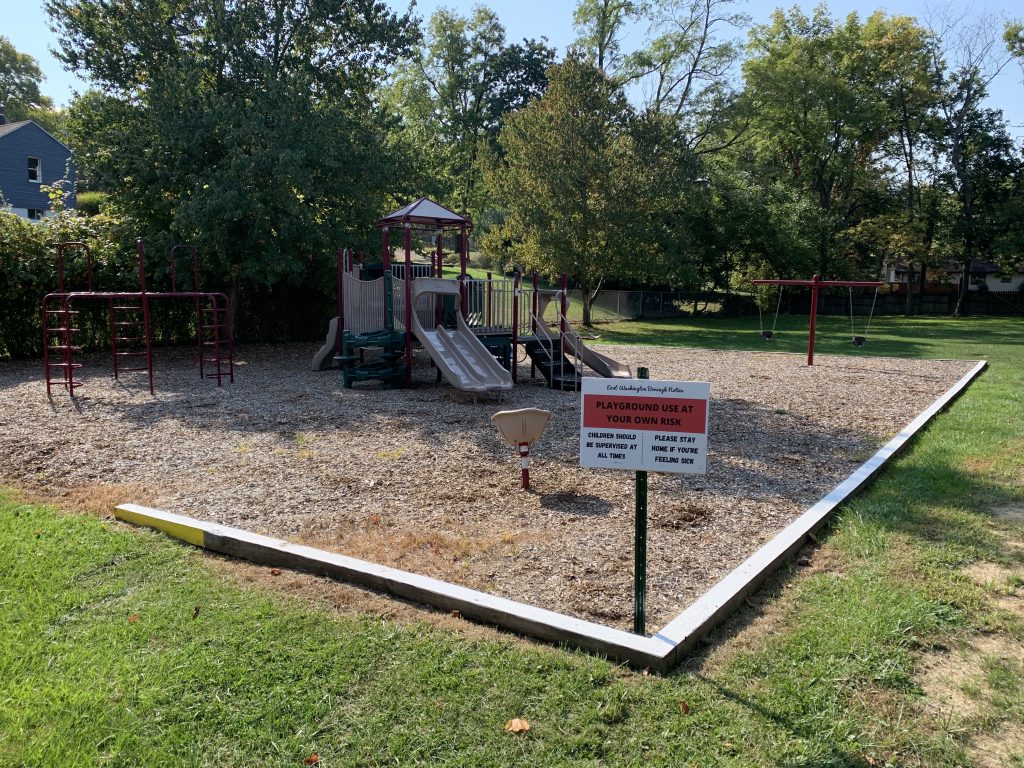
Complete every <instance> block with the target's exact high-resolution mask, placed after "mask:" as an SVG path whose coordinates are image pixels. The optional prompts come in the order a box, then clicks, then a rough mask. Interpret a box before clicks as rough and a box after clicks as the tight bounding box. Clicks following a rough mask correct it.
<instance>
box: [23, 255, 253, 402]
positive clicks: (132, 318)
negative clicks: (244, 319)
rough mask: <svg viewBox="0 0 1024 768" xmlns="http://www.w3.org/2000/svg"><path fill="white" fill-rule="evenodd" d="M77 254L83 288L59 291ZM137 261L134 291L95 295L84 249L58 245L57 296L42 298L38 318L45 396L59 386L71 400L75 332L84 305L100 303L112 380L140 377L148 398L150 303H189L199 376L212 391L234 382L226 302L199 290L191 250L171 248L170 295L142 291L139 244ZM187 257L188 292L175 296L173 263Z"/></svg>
mask: <svg viewBox="0 0 1024 768" xmlns="http://www.w3.org/2000/svg"><path fill="white" fill-rule="evenodd" d="M76 250H79V251H82V252H84V253H85V259H86V289H85V290H84V291H66V290H65V289H64V256H65V254H66V253H67V252H69V251H76ZM135 250H136V255H137V257H138V271H139V290H137V291H98V290H95V289H94V287H93V267H94V264H93V258H92V253H91V251H90V250H89V246H88V245H86V244H85V243H83V242H77V241H76V242H66V243H61V244H59V245H58V246H57V291H56V292H55V293H48V294H47V295H46V296H45V297H43V301H42V306H41V314H42V329H43V370H44V373H45V376H46V394H47V395H49V394H50V391H51V388H52V387H53V386H54V385H55V384H58V385H60V386H63V387H64V388H65V389H67V391H68V393H69V394H70V395H71V396H72V397H74V396H75V390H76V389H77V388H78V387H81V386H82V382H81V381H80V380H78V379H76V378H75V372H76V371H77V370H78V369H79V368H81V367H82V363H81V362H78V357H77V356H78V355H79V354H80V353H81V351H82V348H81V346H80V345H79V344H76V338H75V336H76V334H78V333H80V332H81V329H80V328H76V327H75V323H76V321H77V318H78V316H79V314H80V310H78V309H75V307H76V306H79V305H80V304H81V303H82V302H85V301H97V300H98V301H104V302H106V304H107V317H108V322H109V326H110V355H111V361H112V365H113V377H114V378H115V379H118V378H120V376H121V374H123V373H131V372H140V373H145V374H146V376H147V379H148V384H149V392H150V394H154V393H155V388H154V386H153V330H152V312H151V304H150V302H152V301H153V300H154V299H191V300H192V301H193V303H194V307H195V324H196V345H197V349H198V358H199V366H198V367H199V377H200V378H203V379H215V380H216V382H217V386H218V387H219V386H221V385H222V384H223V380H224V379H225V378H227V379H228V381H231V382H233V381H234V380H235V370H234V357H233V348H232V339H231V303H230V302H229V301H228V297H227V296H226V295H225V294H223V293H214V292H209V291H202V290H200V287H199V257H198V254H197V252H196V249H195V248H194V247H193V246H191V245H175V246H174V247H173V248H171V253H170V269H169V273H170V282H171V289H170V290H169V291H149V290H147V288H146V259H145V255H144V252H143V248H142V240H141V239H139V240H136V242H135ZM181 255H185V256H190V257H191V262H192V290H191V291H179V290H178V287H177V277H176V263H177V260H178V258H179V256H181Z"/></svg>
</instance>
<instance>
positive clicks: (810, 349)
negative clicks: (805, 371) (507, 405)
mask: <svg viewBox="0 0 1024 768" xmlns="http://www.w3.org/2000/svg"><path fill="white" fill-rule="evenodd" d="M820 287H821V275H815V276H814V277H813V278H811V328H810V332H809V333H808V336H807V364H808V365H814V328H815V325H816V324H817V319H818V291H819V290H820Z"/></svg>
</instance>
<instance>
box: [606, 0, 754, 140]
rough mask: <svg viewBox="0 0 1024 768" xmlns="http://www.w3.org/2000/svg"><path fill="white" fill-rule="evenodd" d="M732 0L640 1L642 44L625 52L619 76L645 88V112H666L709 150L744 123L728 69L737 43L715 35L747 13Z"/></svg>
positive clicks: (734, 134) (736, 24) (734, 58)
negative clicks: (645, 32) (645, 31)
mask: <svg viewBox="0 0 1024 768" xmlns="http://www.w3.org/2000/svg"><path fill="white" fill-rule="evenodd" d="M735 5H736V0H685V1H684V2H680V1H679V0H654V2H652V3H651V4H649V5H647V6H645V8H644V13H643V16H644V18H645V19H646V20H647V22H648V24H649V35H650V36H651V38H650V40H649V41H648V42H647V44H646V46H645V47H643V48H641V49H640V50H638V51H635V52H634V53H632V54H630V55H629V56H627V57H626V60H625V66H624V67H623V79H624V80H625V81H628V82H630V83H635V84H636V85H637V86H638V87H640V88H642V89H643V91H644V93H645V102H646V109H647V111H649V112H655V113H658V114H664V115H668V116H671V117H672V118H673V119H674V120H675V121H676V123H677V127H678V130H679V131H680V132H681V133H682V135H683V137H684V139H685V141H686V144H687V146H688V147H689V148H690V149H691V150H693V151H695V152H698V153H701V154H710V153H714V152H717V151H720V150H721V149H723V148H725V147H726V146H728V145H729V144H731V143H732V142H734V141H735V140H736V139H737V138H738V137H739V135H740V134H742V132H743V130H744V128H745V121H743V120H739V119H737V118H738V115H737V114H736V111H735V110H734V109H733V102H734V101H735V93H734V91H733V87H732V85H731V77H730V75H731V71H732V69H733V67H734V65H735V64H736V62H737V60H738V58H739V55H740V50H741V49H740V47H739V46H737V45H736V44H735V43H734V42H733V41H732V40H721V39H719V35H720V34H722V32H724V31H726V30H729V29H739V28H741V27H743V26H744V25H745V24H746V23H747V17H746V16H744V15H743V14H741V13H737V12H735V11H734V10H733V6H735Z"/></svg>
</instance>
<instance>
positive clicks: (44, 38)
mask: <svg viewBox="0 0 1024 768" xmlns="http://www.w3.org/2000/svg"><path fill="white" fill-rule="evenodd" d="M387 2H388V3H389V4H390V5H391V6H392V7H393V8H395V9H396V10H404V9H405V7H406V6H407V3H406V2H405V0H387ZM481 4H482V5H487V6H489V7H490V8H492V9H493V10H494V12H495V13H496V14H497V15H498V18H499V19H500V20H501V22H502V24H504V26H505V29H506V32H507V34H508V38H509V39H510V40H512V41H517V40H520V39H522V38H524V37H534V38H539V37H541V36H546V37H547V38H548V42H549V44H550V45H553V46H555V47H556V48H557V49H558V50H559V53H562V52H564V50H565V48H566V46H567V45H569V43H571V42H572V40H573V39H574V37H575V33H574V31H573V29H572V11H573V8H574V7H575V5H576V3H575V1H574V0H483V2H481V0H420V2H418V3H417V4H416V13H417V14H418V15H421V16H423V17H424V18H427V17H429V16H430V14H431V13H433V11H434V10H436V9H437V8H438V7H446V8H449V9H452V10H454V11H456V12H458V13H461V14H468V13H469V11H470V9H471V8H472V7H473V6H475V5H481ZM794 4H795V5H799V6H800V7H802V8H804V9H805V10H806V11H808V12H809V11H810V9H812V8H813V7H814V6H815V5H816V4H817V3H816V2H807V1H806V0H801V1H800V2H796V3H794V2H792V1H787V2H783V3H764V2H748V3H746V5H745V7H744V6H742V4H741V5H740V7H741V8H743V10H744V12H745V13H747V14H748V15H749V16H751V17H752V18H753V20H754V22H756V23H759V22H764V21H766V20H767V19H768V17H769V15H770V13H771V11H772V9H773V8H776V7H778V6H780V5H782V6H783V7H787V8H788V7H791V6H792V5H794ZM828 7H829V10H830V11H831V13H832V15H833V16H836V17H838V16H845V15H846V14H848V13H850V12H852V11H856V12H857V13H859V14H860V15H861V16H862V17H865V16H868V15H870V14H871V13H872V12H874V11H875V10H877V9H879V8H881V9H884V10H885V11H886V12H888V13H890V14H893V15H895V14H906V15H910V16H916V17H918V18H919V19H922V20H923V19H925V18H927V17H928V14H929V9H930V8H938V7H940V6H939V4H938V3H935V2H927V1H926V0H888V1H887V2H883V3H873V2H863V1H862V2H856V0H832V2H830V3H829V4H828ZM972 12H973V13H976V14H982V13H986V12H987V13H989V14H993V15H996V16H1003V17H1013V16H1016V17H1020V16H1022V15H1024V12H1022V11H1021V10H1019V3H1018V2H1012V1H1009V0H992V1H991V2H989V3H987V5H986V4H981V3H979V4H974V5H973V8H972ZM643 31H644V30H642V29H635V30H632V31H631V32H630V39H627V40H626V44H625V46H624V47H625V48H626V49H627V50H628V49H630V48H631V47H633V46H635V45H639V44H640V42H641V41H642V34H643ZM0 35H3V36H4V37H7V38H8V39H9V40H11V42H12V43H14V46H15V48H17V49H18V50H19V51H21V52H23V53H27V54H29V55H31V56H33V57H35V59H36V60H37V61H38V62H39V65H40V67H41V68H42V70H43V72H44V73H45V75H46V82H45V83H44V84H43V92H44V93H46V94H47V95H48V96H50V97H51V98H53V100H54V101H55V102H56V103H58V104H60V105H65V104H67V103H68V101H70V99H71V98H72V92H73V91H81V90H83V89H84V88H85V84H84V83H83V82H82V81H81V80H80V79H78V78H77V77H76V76H75V75H73V74H71V73H69V72H64V71H63V70H62V69H61V66H60V65H59V64H58V63H57V61H56V59H54V58H53V56H52V55H51V54H50V52H49V49H50V48H51V47H53V46H55V45H56V40H55V36H54V35H53V33H52V32H50V30H49V19H48V18H47V16H46V13H45V12H44V11H43V9H42V0H0ZM1022 81H1024V72H1022V71H1021V67H1020V65H1019V64H1017V63H1015V62H1014V63H1011V64H1010V66H1008V67H1007V68H1006V69H1005V70H1004V71H1003V73H1002V74H1001V75H1000V77H999V78H998V79H997V80H996V81H995V82H994V83H993V85H992V87H991V89H990V90H991V94H990V105H991V106H993V107H999V108H1000V109H1002V110H1003V112H1004V114H1005V115H1006V118H1007V119H1008V120H1009V121H1010V124H1011V126H1012V128H1011V132H1012V133H1013V134H1014V135H1015V136H1017V137H1018V138H1024V83H1022Z"/></svg>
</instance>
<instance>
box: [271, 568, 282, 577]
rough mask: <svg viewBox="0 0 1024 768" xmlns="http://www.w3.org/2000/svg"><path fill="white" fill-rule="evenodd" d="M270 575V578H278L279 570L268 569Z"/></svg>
mask: <svg viewBox="0 0 1024 768" xmlns="http://www.w3.org/2000/svg"><path fill="white" fill-rule="evenodd" d="M270 575H271V576H280V575H281V569H280V568H271V569H270Z"/></svg>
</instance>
